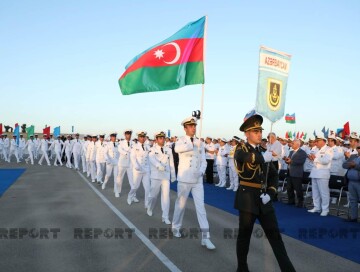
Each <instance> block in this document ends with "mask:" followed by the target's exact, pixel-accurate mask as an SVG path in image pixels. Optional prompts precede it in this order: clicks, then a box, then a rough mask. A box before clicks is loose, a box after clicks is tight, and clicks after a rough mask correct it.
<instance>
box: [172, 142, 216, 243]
mask: <svg viewBox="0 0 360 272" xmlns="http://www.w3.org/2000/svg"><path fill="white" fill-rule="evenodd" d="M193 141H194V142H193V143H192V142H191V139H190V137H189V136H183V137H181V138H179V140H178V141H177V142H176V144H175V152H177V153H178V154H179V168H178V176H177V180H178V185H177V199H176V202H175V210H174V216H173V222H172V228H173V229H174V230H176V231H177V232H179V230H180V228H181V226H182V220H183V217H184V213H185V206H186V201H187V199H188V196H189V194H190V192H191V194H192V196H193V199H194V202H195V209H196V215H197V219H198V221H199V225H200V229H201V231H202V238H203V239H206V238H210V232H209V222H208V220H207V218H206V210H205V205H204V187H203V175H204V173H205V170H206V165H207V162H206V159H205V148H204V144H203V143H201V142H200V140H199V139H197V138H194V140H193ZM199 146H200V148H199Z"/></svg>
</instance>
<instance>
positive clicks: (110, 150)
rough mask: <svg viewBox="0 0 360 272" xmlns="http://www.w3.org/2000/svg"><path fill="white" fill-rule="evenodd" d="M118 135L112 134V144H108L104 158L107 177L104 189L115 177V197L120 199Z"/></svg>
mask: <svg viewBox="0 0 360 272" xmlns="http://www.w3.org/2000/svg"><path fill="white" fill-rule="evenodd" d="M116 136H117V133H116V132H113V133H111V134H110V142H108V143H107V144H106V147H105V151H104V156H105V161H106V175H105V179H104V184H103V185H104V188H105V186H106V184H107V182H108V181H109V179H110V177H111V175H112V174H113V176H114V193H115V197H120V192H119V188H118V186H117V184H116V179H117V176H118V161H119V151H118V142H117V141H116Z"/></svg>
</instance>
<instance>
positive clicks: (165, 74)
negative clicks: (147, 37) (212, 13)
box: [119, 16, 206, 95]
mask: <svg viewBox="0 0 360 272" xmlns="http://www.w3.org/2000/svg"><path fill="white" fill-rule="evenodd" d="M205 22H206V17H205V16H204V17H202V18H200V19H199V20H197V21H195V22H191V23H188V24H187V25H186V26H184V27H183V28H182V29H180V30H179V31H178V32H176V33H175V34H174V35H172V36H171V37H169V38H167V39H166V40H164V41H162V42H160V43H158V44H156V45H154V46H152V47H150V48H149V49H147V50H145V51H144V52H142V53H141V54H139V55H137V56H136V57H135V58H133V59H132V60H131V61H130V62H129V63H128V64H127V65H126V67H125V69H126V70H125V72H124V73H123V74H122V75H121V77H120V79H119V85H120V89H121V92H122V94H123V95H130V94H135V93H145V92H158V91H166V90H174V89H178V88H181V87H184V86H185V85H192V84H202V83H204V82H205V77H204V53H203V52H204V28H205Z"/></svg>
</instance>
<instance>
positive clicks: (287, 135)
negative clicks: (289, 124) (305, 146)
mask: <svg viewBox="0 0 360 272" xmlns="http://www.w3.org/2000/svg"><path fill="white" fill-rule="evenodd" d="M288 138H289V133H288V132H287V131H286V133H285V139H288Z"/></svg>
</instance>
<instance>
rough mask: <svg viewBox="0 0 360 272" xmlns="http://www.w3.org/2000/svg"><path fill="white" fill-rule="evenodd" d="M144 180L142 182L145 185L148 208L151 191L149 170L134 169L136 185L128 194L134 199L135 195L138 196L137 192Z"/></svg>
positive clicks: (145, 202) (146, 205)
mask: <svg viewBox="0 0 360 272" xmlns="http://www.w3.org/2000/svg"><path fill="white" fill-rule="evenodd" d="M141 181H142V184H143V186H144V191H145V201H144V204H145V208H147V207H148V206H149V192H150V173H149V172H139V171H136V170H134V171H133V183H134V184H133V185H134V187H133V188H131V190H130V192H129V194H128V198H131V199H133V198H134V197H136V192H137V190H138V189H139V187H140V183H141Z"/></svg>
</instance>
